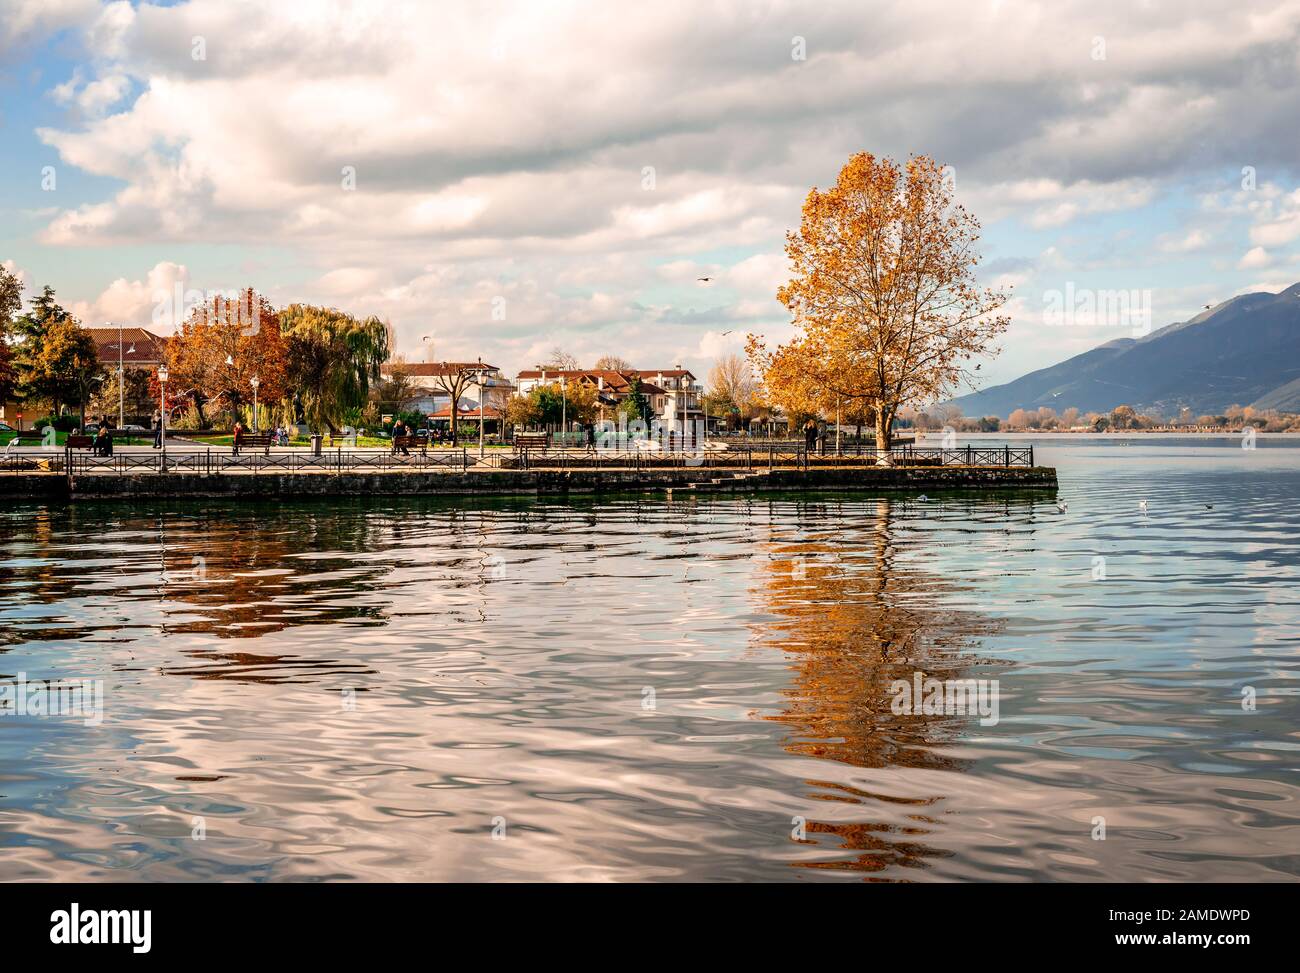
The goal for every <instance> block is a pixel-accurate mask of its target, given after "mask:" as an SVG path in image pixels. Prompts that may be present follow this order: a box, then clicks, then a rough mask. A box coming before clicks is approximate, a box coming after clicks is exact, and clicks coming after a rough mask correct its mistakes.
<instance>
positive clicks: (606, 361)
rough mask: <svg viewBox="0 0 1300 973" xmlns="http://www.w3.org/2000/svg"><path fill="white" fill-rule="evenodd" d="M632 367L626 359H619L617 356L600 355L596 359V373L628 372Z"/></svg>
mask: <svg viewBox="0 0 1300 973" xmlns="http://www.w3.org/2000/svg"><path fill="white" fill-rule="evenodd" d="M631 370H632V365H631V363H630V362H628V360H627V359H626V358H620V357H619V356H618V355H601V356H600V357H599V358H597V359H596V371H598V372H630V371H631Z"/></svg>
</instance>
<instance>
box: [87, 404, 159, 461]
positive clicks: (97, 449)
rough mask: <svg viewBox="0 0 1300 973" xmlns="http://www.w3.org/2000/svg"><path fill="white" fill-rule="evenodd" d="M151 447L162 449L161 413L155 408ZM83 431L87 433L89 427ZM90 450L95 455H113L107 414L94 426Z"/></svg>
mask: <svg viewBox="0 0 1300 973" xmlns="http://www.w3.org/2000/svg"><path fill="white" fill-rule="evenodd" d="M152 428H153V448H154V449H162V436H163V428H162V413H161V412H158V411H157V410H155V411H154V414H153V426H152ZM82 432H83V433H89V428H87V429H84V430H82ZM90 450H91V452H92V453H93V454H94V455H95V456H112V455H113V424H112V422H110V421H109V418H108V416H103V415H102V416H100V417H99V422H98V423H97V424H96V426H95V435H94V437H93V438H92V439H91V442H90Z"/></svg>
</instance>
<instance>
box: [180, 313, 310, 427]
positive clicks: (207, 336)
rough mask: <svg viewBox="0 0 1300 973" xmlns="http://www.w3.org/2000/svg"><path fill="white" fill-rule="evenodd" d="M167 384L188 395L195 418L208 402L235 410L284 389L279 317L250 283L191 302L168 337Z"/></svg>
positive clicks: (285, 364)
mask: <svg viewBox="0 0 1300 973" xmlns="http://www.w3.org/2000/svg"><path fill="white" fill-rule="evenodd" d="M167 367H168V370H169V371H170V373H171V374H170V376H169V386H170V387H173V388H175V389H176V394H178V395H183V396H185V397H187V398H189V399H190V400H191V401H192V402H193V403H194V407H195V409H196V410H197V411H198V417H199V422H200V424H206V423H207V416H206V415H205V413H204V409H205V407H206V406H207V405H208V404H210V403H212V404H217V405H219V406H220V407H221V408H223V409H230V410H235V409H238V408H240V407H242V406H246V405H250V404H251V403H252V401H253V398H254V396H253V385H252V381H251V379H252V378H253V377H254V376H256V377H257V380H258V383H259V384H258V394H257V399H258V400H259V401H260V402H263V403H267V404H270V403H272V402H276V401H279V400H280V399H283V398H284V397H285V396H286V394H287V392H288V384H287V379H288V347H287V344H286V342H285V339H284V336H283V334H282V333H281V329H280V318H279V315H278V313H277V312H276V310H275V309H274V308H273V307H272V306H271V304H270V302H269V301H267V300H266V298H264V297H262V296H261V295H259V294H257V292H256V291H254V290H252V289H251V288H249V289H247V290H245V291H242V292H241V293H240V296H239V297H238V298H237V299H234V300H231V299H228V298H225V297H220V296H218V297H214V298H213V299H212V301H211V302H209V303H206V304H203V305H201V306H199V307H196V308H194V309H193V311H191V313H190V316H189V318H188V319H186V321H185V322H184V323H183V324H182V325H181V327H180V329H179V330H178V331H177V332H176V334H175V335H173V336H172V338H171V339H170V340H169V341H168V342H167Z"/></svg>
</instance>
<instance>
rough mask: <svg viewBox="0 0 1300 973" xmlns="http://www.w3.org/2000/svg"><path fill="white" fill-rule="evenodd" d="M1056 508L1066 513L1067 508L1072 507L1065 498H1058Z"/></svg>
mask: <svg viewBox="0 0 1300 973" xmlns="http://www.w3.org/2000/svg"><path fill="white" fill-rule="evenodd" d="M1056 509H1057V510H1059V511H1061V513H1065V512H1066V511H1067V510H1069V509H1070V505H1069V504H1068V503H1066V502H1065V501H1064V500H1057V501H1056Z"/></svg>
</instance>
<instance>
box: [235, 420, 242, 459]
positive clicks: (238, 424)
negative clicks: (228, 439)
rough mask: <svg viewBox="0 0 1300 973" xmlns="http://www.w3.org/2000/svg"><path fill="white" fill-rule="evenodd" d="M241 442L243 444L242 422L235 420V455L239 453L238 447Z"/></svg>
mask: <svg viewBox="0 0 1300 973" xmlns="http://www.w3.org/2000/svg"><path fill="white" fill-rule="evenodd" d="M243 444H244V424H243V423H242V422H238V421H237V422H236V423H235V441H234V455H235V456H238V455H239V447H240V446H242V445H243Z"/></svg>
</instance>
